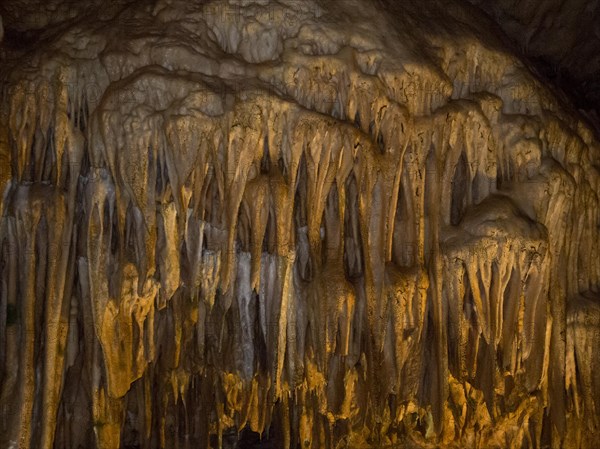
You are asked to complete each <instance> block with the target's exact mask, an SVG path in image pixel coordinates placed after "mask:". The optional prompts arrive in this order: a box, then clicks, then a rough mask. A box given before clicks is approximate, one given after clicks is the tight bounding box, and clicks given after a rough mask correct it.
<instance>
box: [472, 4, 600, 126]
mask: <svg viewBox="0 0 600 449" xmlns="http://www.w3.org/2000/svg"><path fill="white" fill-rule="evenodd" d="M469 1H470V2H471V3H473V4H475V5H477V6H479V7H480V8H481V9H482V10H484V11H486V12H487V13H489V14H490V15H491V16H492V17H493V18H494V19H495V20H496V22H497V23H498V24H499V26H500V27H501V28H502V29H503V30H504V31H505V32H506V34H507V35H508V36H510V38H512V40H513V42H514V43H515V44H516V45H517V46H518V47H519V48H520V50H521V51H522V52H523V54H525V55H527V57H528V58H530V59H531V61H533V62H534V65H535V67H536V70H537V71H538V73H540V74H542V75H543V76H544V77H546V78H547V79H548V80H550V81H552V82H553V83H554V84H556V85H557V86H558V87H560V88H561V89H562V90H564V91H565V92H566V93H567V94H568V95H569V97H570V98H571V99H572V100H573V101H574V103H575V105H576V106H577V107H578V108H579V109H580V110H581V111H582V112H583V113H585V114H586V115H587V116H588V117H589V118H590V120H591V122H592V124H595V126H596V130H597V133H598V135H600V51H599V49H600V2H599V1H598V0H528V1H520V0H495V1H486V0H469Z"/></svg>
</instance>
